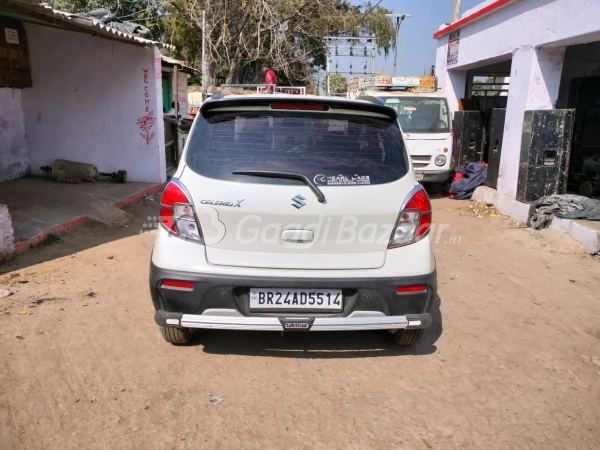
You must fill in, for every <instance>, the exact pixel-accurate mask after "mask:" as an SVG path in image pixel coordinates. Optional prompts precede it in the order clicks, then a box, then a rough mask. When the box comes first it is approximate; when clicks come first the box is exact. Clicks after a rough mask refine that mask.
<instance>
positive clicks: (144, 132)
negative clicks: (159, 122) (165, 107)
mask: <svg viewBox="0 0 600 450" xmlns="http://www.w3.org/2000/svg"><path fill="white" fill-rule="evenodd" d="M143 70H144V112H145V113H146V114H145V115H143V116H142V117H140V118H138V120H137V126H138V127H139V129H140V131H141V133H140V136H141V137H142V138H144V139H145V140H146V145H148V144H150V141H151V140H152V139H154V136H155V135H156V133H154V131H151V130H152V128H153V127H154V123H155V122H156V117H154V110H151V109H150V83H149V81H148V69H143Z"/></svg>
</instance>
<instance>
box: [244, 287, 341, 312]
mask: <svg viewBox="0 0 600 450" xmlns="http://www.w3.org/2000/svg"><path fill="white" fill-rule="evenodd" d="M249 306H250V309H272V310H286V311H302V310H311V311H313V310H319V311H323V310H325V311H341V310H342V309H343V307H344V305H343V296H342V291H341V290H334V289H250V305H249Z"/></svg>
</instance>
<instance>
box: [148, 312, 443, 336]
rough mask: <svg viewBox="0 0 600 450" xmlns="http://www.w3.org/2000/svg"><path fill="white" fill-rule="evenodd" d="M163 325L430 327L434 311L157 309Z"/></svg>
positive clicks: (314, 328)
mask: <svg viewBox="0 0 600 450" xmlns="http://www.w3.org/2000/svg"><path fill="white" fill-rule="evenodd" d="M154 319H155V321H156V323H157V324H158V325H160V326H171V327H181V328H203V329H216V330H255V331H360V330H389V329H417V328H427V327H429V325H430V324H431V315H429V314H427V313H424V314H407V315H405V316H386V315H383V314H382V315H373V316H357V317H295V316H292V317H289V316H285V315H282V316H281V317H272V316H267V317H265V316H256V317H247V316H242V315H241V314H240V315H234V314H232V315H207V314H203V315H196V314H179V313H170V312H165V311H157V312H156V314H155V317H154Z"/></svg>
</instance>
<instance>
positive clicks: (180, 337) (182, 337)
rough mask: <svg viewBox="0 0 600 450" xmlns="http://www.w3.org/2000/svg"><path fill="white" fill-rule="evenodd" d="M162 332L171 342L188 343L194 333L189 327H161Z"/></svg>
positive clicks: (166, 339) (165, 338)
mask: <svg viewBox="0 0 600 450" xmlns="http://www.w3.org/2000/svg"><path fill="white" fill-rule="evenodd" d="M160 333H161V334H162V337H163V338H164V340H165V341H167V342H169V343H170V344H187V343H188V342H190V339H192V333H190V330H188V329H187V328H175V327H160Z"/></svg>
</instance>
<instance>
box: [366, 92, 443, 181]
mask: <svg viewBox="0 0 600 450" xmlns="http://www.w3.org/2000/svg"><path fill="white" fill-rule="evenodd" d="M363 95H366V96H373V97H377V98H380V99H382V100H383V101H384V103H385V104H386V105H387V106H391V107H392V108H394V109H395V110H396V112H397V114H398V120H399V122H400V127H401V128H402V133H403V134H404V140H405V141H406V145H407V146H408V152H409V154H410V159H411V160H412V164H413V169H414V171H415V176H416V177H417V180H419V181H420V182H421V183H423V184H425V185H429V186H427V187H428V190H429V191H430V192H435V191H437V190H439V188H440V187H441V185H442V184H443V183H444V182H445V181H447V180H448V179H449V178H450V171H451V169H452V167H451V163H452V148H453V137H452V122H451V115H450V110H449V108H448V101H447V100H446V98H445V97H444V96H443V95H440V94H439V93H437V92H410V91H406V90H385V91H383V90H381V91H375V90H372V91H371V90H368V91H365V92H364V94H363ZM359 98H360V97H359Z"/></svg>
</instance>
